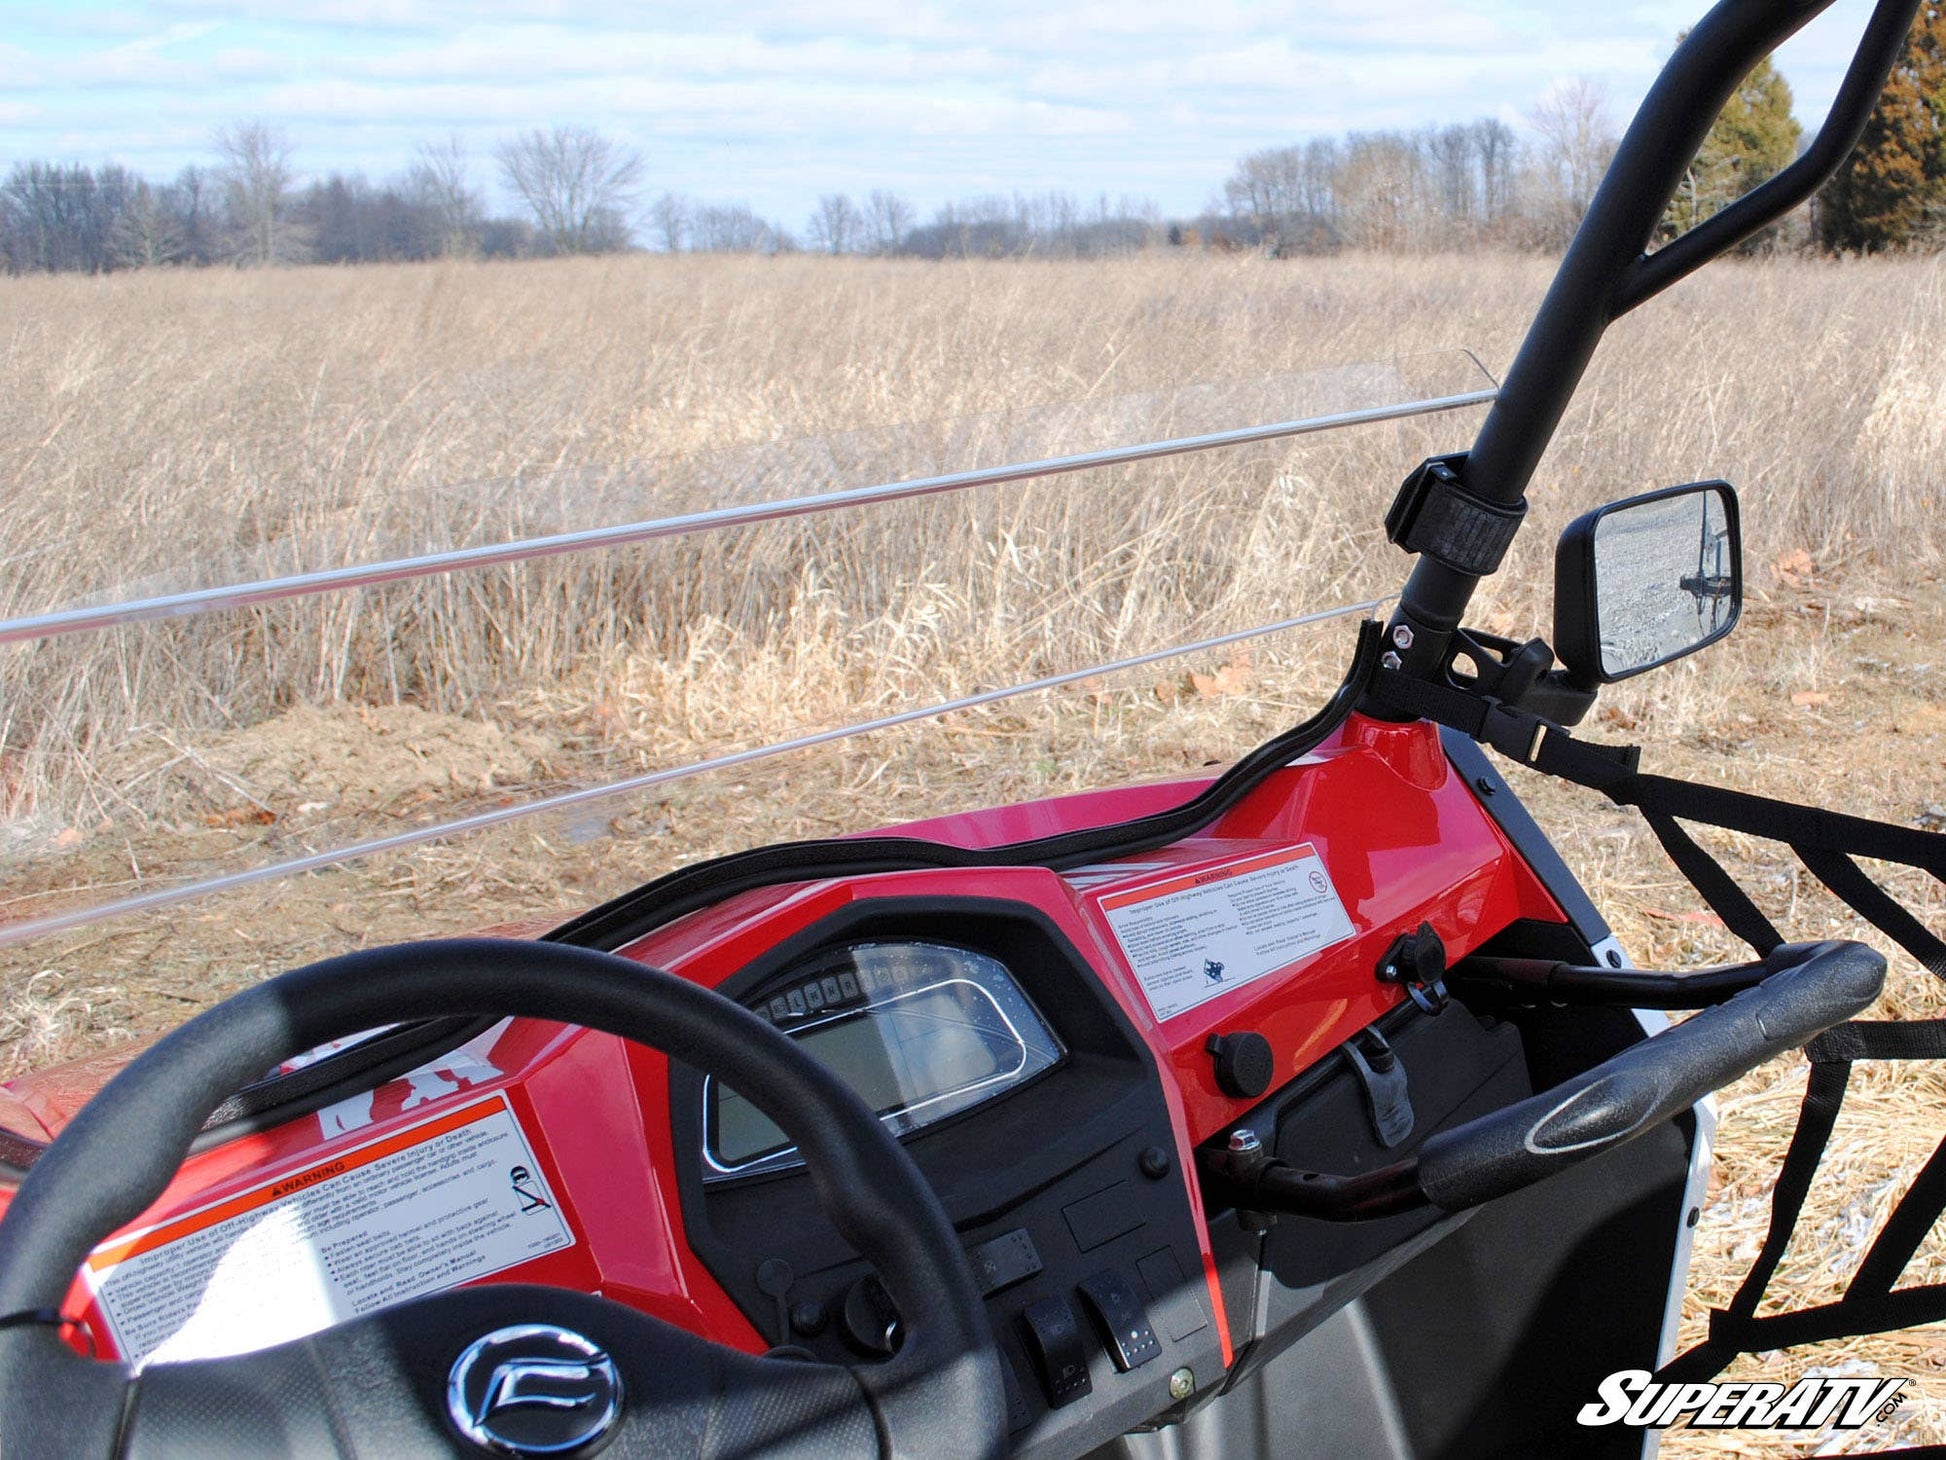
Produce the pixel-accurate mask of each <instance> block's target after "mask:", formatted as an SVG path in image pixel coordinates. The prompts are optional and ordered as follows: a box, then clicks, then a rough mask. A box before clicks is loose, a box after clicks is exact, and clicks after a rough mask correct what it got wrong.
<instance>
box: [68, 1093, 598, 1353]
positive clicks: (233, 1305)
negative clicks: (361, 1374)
mask: <svg viewBox="0 0 1946 1460" xmlns="http://www.w3.org/2000/svg"><path fill="white" fill-rule="evenodd" d="M573 1245H574V1235H573V1233H572V1232H570V1231H569V1230H568V1225H567V1223H566V1222H565V1221H564V1220H563V1219H562V1217H561V1213H560V1210H559V1208H558V1206H557V1205H556V1203H555V1200H554V1193H553V1192H552V1191H551V1190H549V1189H548V1186H547V1184H546V1182H545V1181H544V1180H543V1179H542V1177H541V1169H540V1163H539V1162H538V1161H536V1160H535V1159H534V1152H533V1150H532V1148H531V1147H529V1145H528V1144H527V1138H526V1136H525V1134H524V1133H523V1132H522V1131H521V1129H520V1122H519V1121H518V1120H516V1119H515V1117H514V1113H513V1110H512V1109H511V1107H510V1106H509V1105H508V1103H507V1097H506V1096H505V1095H495V1096H493V1097H492V1098H490V1099H487V1100H482V1101H479V1102H477V1103H475V1104H473V1105H469V1106H466V1107H465V1108H463V1109H460V1110H456V1111H452V1112H450V1113H448V1114H446V1115H442V1116H440V1117H438V1118H436V1119H434V1120H430V1121H426V1122H424V1123H423V1124H420V1125H416V1126H413V1127H411V1128H410V1129H408V1130H403V1131H397V1132H395V1133H393V1134H392V1135H389V1136H385V1137H382V1138H380V1139H379V1140H376V1141H372V1142H370V1143H368V1144H366V1145H364V1146H360V1147H358V1148H357V1149H355V1150H351V1151H346V1152H343V1153H341V1154H339V1155H337V1156H334V1157H333V1158H332V1159H330V1160H329V1161H325V1162H322V1163H320V1164H318V1165H316V1166H312V1167H309V1168H308V1169H306V1170H302V1171H297V1172H293V1173H291V1174H289V1175H286V1176H281V1177H279V1178H278V1179H277V1180H275V1181H271V1182H267V1183H265V1184H264V1185H262V1186H259V1187H256V1188H254V1189H253V1190H250V1191H246V1192H243V1193H241V1194H239V1195H237V1196H233V1197H229V1198H226V1199H225V1200H223V1201H219V1202H214V1203H212V1204H211V1205H209V1206H206V1207H202V1208H200V1209H198V1210H196V1211H193V1212H188V1213H185V1214H184V1215H182V1216H179V1217H173V1218H171V1219H170V1220H168V1221H166V1222H163V1223H161V1224H160V1225H158V1226H155V1227H150V1228H148V1229H146V1230H144V1231H141V1232H137V1233H133V1234H131V1235H128V1236H123V1237H118V1238H116V1239H115V1240H114V1241H112V1242H107V1243H104V1244H103V1245H102V1246H100V1247H98V1248H96V1249H95V1251H94V1252H93V1253H92V1254H91V1255H90V1256H89V1258H88V1262H87V1266H86V1267H85V1268H84V1269H83V1271H84V1273H85V1274H86V1277H87V1280H88V1285H89V1287H90V1288H91V1289H92V1290H93V1292H94V1295H95V1298H96V1301H97V1302H98V1304H99V1305H100V1308H101V1311H102V1313H103V1315H104V1316H105V1317H106V1318H107V1321H108V1328H109V1332H110V1333H111V1334H112V1335H113V1337H114V1340H115V1346H116V1347H117V1348H118V1349H120V1351H121V1353H122V1356H123V1357H124V1358H125V1359H128V1360H130V1361H131V1362H135V1363H148V1362H164V1361H168V1360H181V1359H198V1358H215V1357H218V1356H221V1355H224V1354H234V1353H244V1352H247V1351H249V1350H251V1349H258V1348H265V1347H268V1346H269V1345H271V1344H276V1343H283V1342H285V1341H287V1340H289V1339H293V1338H302V1337H303V1336H305V1335H306V1334H311V1333H316V1332H318V1331H319V1330H320V1329H324V1328H329V1327H330V1326H331V1325H332V1324H334V1323H342V1322H343V1321H344V1320H346V1319H347V1318H355V1317H358V1316H359V1315H361V1314H364V1313H370V1312H372V1311H374V1310H375V1309H378V1308H383V1307H386V1306H388V1305H389V1304H392V1303H399V1302H403V1301H405V1300H406V1299H408V1298H416V1297H420V1296H422V1295H424V1294H426V1293H433V1292H438V1291H439V1290H441V1289H442V1288H450V1287H453V1286H455V1285H457V1284H459V1283H463V1282H468V1281H471V1280H472V1279H474V1278H481V1277H486V1276H488V1275H489V1274H491V1273H496V1272H499V1271H501V1270H502V1269H503V1268H508V1267H512V1266H513V1265H514V1264H516V1263H520V1262H526V1261H528V1260H530V1259H532V1258H535V1257H539V1256H542V1255H543V1254H545V1253H549V1252H557V1251H559V1250H561V1249H562V1248H564V1247H571V1246H573Z"/></svg>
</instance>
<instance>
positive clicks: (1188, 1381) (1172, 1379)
mask: <svg viewBox="0 0 1946 1460" xmlns="http://www.w3.org/2000/svg"><path fill="white" fill-rule="evenodd" d="M1195 1392H1196V1375H1195V1374H1194V1373H1192V1372H1191V1371H1190V1370H1188V1369H1178V1370H1176V1372H1175V1373H1173V1374H1171V1375H1170V1376H1169V1397H1170V1398H1171V1399H1187V1398H1189V1396H1190V1395H1192V1394H1194V1393H1195Z"/></svg>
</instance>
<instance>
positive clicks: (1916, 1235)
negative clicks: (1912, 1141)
mask: <svg viewBox="0 0 1946 1460" xmlns="http://www.w3.org/2000/svg"><path fill="white" fill-rule="evenodd" d="M1942 1211H1946V1141H1942V1142H1941V1143H1940V1145H1939V1146H1938V1147H1937V1148H1936V1149H1935V1150H1934V1151H1933V1153H1932V1159H1931V1160H1929V1161H1927V1162H1926V1165H1925V1169H1924V1170H1922V1171H1921V1172H1920V1173H1919V1175H1918V1177H1917V1178H1915V1179H1914V1181H1913V1183H1912V1185H1911V1187H1910V1188H1908V1189H1907V1191H1906V1194H1905V1195H1904V1196H1902V1197H1900V1198H1899V1204H1898V1205H1897V1206H1895V1207H1893V1208H1892V1214H1891V1215H1890V1216H1888V1217H1887V1218H1886V1219H1885V1228H1884V1230H1883V1231H1881V1232H1880V1233H1879V1234H1878V1240H1877V1241H1875V1242H1873V1243H1872V1246H1871V1250H1870V1251H1869V1252H1867V1253H1866V1254H1865V1257H1864V1260H1863V1261H1862V1262H1860V1263H1859V1264H1858V1271H1857V1272H1855V1273H1853V1274H1852V1279H1851V1282H1850V1283H1849V1284H1847V1285H1846V1287H1845V1297H1846V1298H1847V1299H1850V1298H1852V1297H1854V1296H1856V1297H1859V1298H1870V1297H1882V1296H1883V1295H1884V1294H1886V1293H1889V1292H1891V1291H1892V1284H1894V1283H1895V1282H1897V1281H1898V1280H1899V1274H1900V1273H1902V1272H1904V1271H1905V1267H1906V1264H1907V1263H1908V1262H1911V1261H1912V1254H1913V1253H1915V1252H1917V1251H1918V1250H1919V1244H1920V1243H1921V1242H1923V1241H1925V1240H1926V1234H1927V1233H1928V1232H1930V1231H1932V1229H1933V1223H1934V1222H1937V1221H1938V1220H1939V1214H1940V1212H1942Z"/></svg>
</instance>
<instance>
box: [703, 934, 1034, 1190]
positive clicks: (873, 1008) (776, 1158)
mask: <svg viewBox="0 0 1946 1460" xmlns="http://www.w3.org/2000/svg"><path fill="white" fill-rule="evenodd" d="M751 1007H752V1008H754V1009H755V1010H756V1012H758V1013H759V1014H761V1015H763V1017H764V1018H766V1019H768V1020H769V1021H770V1022H771V1023H773V1024H775V1025H776V1026H777V1027H778V1028H779V1029H780V1030H782V1031H783V1032H784V1033H786V1034H788V1035H790V1036H791V1037H792V1038H793V1039H795V1040H797V1041H798V1043H799V1044H800V1045H802V1046H803V1048H804V1050H805V1052H806V1053H808V1054H810V1055H812V1056H813V1057H814V1058H815V1059H817V1060H818V1062H819V1063H820V1064H823V1065H824V1066H826V1067H827V1068H828V1069H830V1070H832V1071H833V1072H834V1073H836V1074H837V1075H839V1076H840V1077H841V1078H842V1079H843V1080H844V1081H845V1082H846V1083H847V1084H848V1085H850V1086H851V1088H852V1089H853V1090H855V1091H856V1092H857V1093H858V1096H859V1098H860V1099H861V1100H863V1101H864V1102H865V1103H866V1105H868V1106H870V1107H871V1109H872V1110H873V1111H875V1112H876V1113H877V1114H878V1117H879V1119H880V1120H882V1121H883V1122H884V1123H885V1124H886V1126H887V1127H888V1128H889V1129H890V1130H891V1131H892V1132H893V1134H894V1135H905V1134H907V1133H909V1132H911V1131H915V1130H919V1129H921V1128H922V1127H924V1126H927V1125H931V1124H933V1123H934V1122H936V1121H940V1120H944V1119H946V1118H947V1117H948V1116H951V1115H957V1114H959V1113H960V1112H962V1111H965V1110H969V1109H971V1108H972V1107H973V1106H975V1105H979V1104H982V1103H984V1102H985V1101H987V1100H991V1099H994V1098H996V1097H997V1096H999V1095H1001V1094H1003V1093H1005V1092H1006V1091H1008V1090H1011V1089H1014V1088H1016V1087H1017V1086H1019V1085H1022V1084H1025V1083H1026V1082H1027V1081H1029V1080H1032V1079H1034V1078H1035V1077H1037V1076H1039V1075H1041V1074H1044V1073H1045V1072H1046V1071H1048V1070H1050V1069H1052V1068H1053V1067H1054V1066H1055V1065H1057V1064H1059V1063H1060V1061H1061V1058H1062V1055H1063V1053H1064V1050H1063V1048H1062V1045H1061V1042H1060V1040H1059V1039H1058V1038H1056V1037H1055V1035H1054V1033H1053V1031H1052V1030H1050V1029H1049V1028H1048V1027H1047V1024H1046V1022H1045V1021H1044V1020H1043V1019H1042V1018H1041V1016H1040V1013H1039V1011H1038V1010H1036V1009H1035V1008H1034V1006H1033V1004H1032V1003H1031V1002H1030V1001H1029V1000H1028V998H1027V995H1026V994H1025V993H1023V992H1022V991H1021V989H1020V987H1019V986H1018V985H1017V984H1016V983H1015V982H1014V980H1013V976H1012V975H1011V974H1009V973H1008V972H1007V969H1006V967H1005V965H1003V964H1002V963H1000V961H999V960H998V959H995V958H991V957H989V956H988V955H986V954H984V953H975V952H973V951H972V950H970V949H966V948H955V947H951V946H949V945H946V944H941V943H861V944H858V945H856V946H854V947H851V948H847V949H844V950H843V951H842V952H840V953H837V954H826V955H823V956H821V957H819V958H818V959H817V960H815V961H814V962H812V963H810V964H807V965H805V966H804V967H803V968H802V969H801V970H800V971H797V972H794V973H792V974H789V975H786V976H785V978H784V979H783V980H782V981H780V982H779V983H777V984H774V985H772V986H769V987H767V988H766V990H765V992H764V993H763V995H762V996H760V997H759V998H757V999H755V1000H752V1001H751ZM704 1110H705V1112H706V1114H705V1124H706V1130H705V1133H704V1147H703V1153H704V1160H705V1164H706V1168H707V1172H708V1177H709V1179H712V1180H722V1179H724V1178H726V1177H729V1176H743V1175H749V1174H754V1173H756V1172H758V1171H769V1170H774V1169H777V1168H780V1167H783V1166H788V1165H796V1164H798V1158H797V1155H796V1148H795V1147H794V1146H793V1145H792V1144H791V1142H790V1138H789V1137H788V1136H786V1135H785V1134H784V1133H783V1131H782V1130H780V1129H779V1128H778V1127H777V1125H776V1123H775V1122H774V1121H772V1120H771V1119H770V1117H769V1116H767V1115H765V1114H764V1113H763V1112H762V1111H760V1110H759V1109H757V1107H756V1106H755V1105H753V1104H751V1103H750V1102H749V1101H748V1100H746V1099H744V1098H743V1096H741V1095H739V1094H738V1093H737V1092H736V1091H734V1090H732V1089H730V1088H729V1087H728V1086H726V1085H725V1084H723V1082H722V1081H720V1080H718V1079H716V1078H714V1077H711V1078H710V1079H708V1080H707V1081H706V1082H705V1086H704Z"/></svg>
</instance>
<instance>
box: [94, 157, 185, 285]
mask: <svg viewBox="0 0 1946 1460" xmlns="http://www.w3.org/2000/svg"><path fill="white" fill-rule="evenodd" d="M186 242H187V241H186V240H185V238H184V236H183V228H182V224H181V223H180V222H179V221H178V220H177V218H176V217H175V216H174V214H172V213H171V212H170V210H169V208H168V207H167V205H166V204H165V203H164V201H163V199H162V198H160V197H158V196H157V194H156V190H155V189H154V188H152V187H150V186H149V185H148V184H147V183H146V182H143V181H142V180H141V179H139V178H138V179H137V180H136V182H135V185H134V188H133V189H132V190H131V191H130V193H129V196H128V203H127V205H126V206H125V207H124V208H123V209H122V211H121V215H120V216H119V217H118V218H116V220H115V225H114V227H113V229H111V230H110V233H109V238H108V243H109V248H110V249H111V250H112V251H113V254H114V256H115V259H116V261H117V262H118V263H119V264H121V265H122V266H123V267H126V268H135V269H140V268H150V267H153V266H155V265H157V264H173V263H175V262H177V261H178V260H179V259H181V258H182V257H183V255H184V253H185V252H186Z"/></svg>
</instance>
